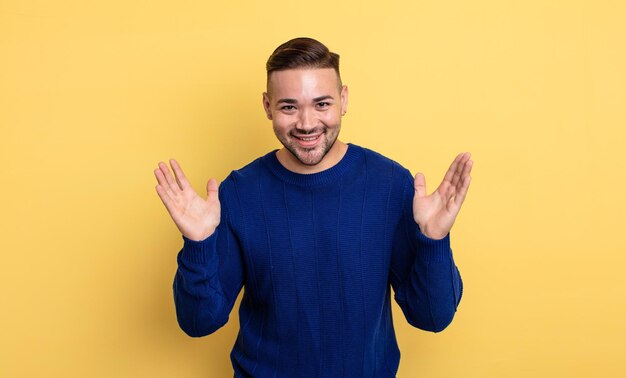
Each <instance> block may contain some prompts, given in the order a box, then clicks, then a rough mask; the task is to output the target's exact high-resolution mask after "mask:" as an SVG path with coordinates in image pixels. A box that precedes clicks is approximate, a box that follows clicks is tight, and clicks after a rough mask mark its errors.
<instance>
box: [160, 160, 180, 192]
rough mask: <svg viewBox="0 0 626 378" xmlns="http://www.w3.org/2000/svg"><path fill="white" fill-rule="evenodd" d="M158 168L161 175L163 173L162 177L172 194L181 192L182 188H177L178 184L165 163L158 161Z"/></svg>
mask: <svg viewBox="0 0 626 378" xmlns="http://www.w3.org/2000/svg"><path fill="white" fill-rule="evenodd" d="M159 168H160V169H161V173H163V176H165V181H167V185H168V186H169V188H170V190H171V191H172V192H174V193H177V192H179V191H180V190H182V188H181V187H180V186H178V183H176V181H174V177H172V174H171V173H170V169H169V168H168V167H167V165H166V164H165V163H163V162H162V161H160V162H159Z"/></svg>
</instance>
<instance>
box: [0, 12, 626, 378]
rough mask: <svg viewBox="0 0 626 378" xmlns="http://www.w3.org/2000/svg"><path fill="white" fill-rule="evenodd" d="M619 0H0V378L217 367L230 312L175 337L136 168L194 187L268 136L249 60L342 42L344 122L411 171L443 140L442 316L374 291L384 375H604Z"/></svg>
mask: <svg viewBox="0 0 626 378" xmlns="http://www.w3.org/2000/svg"><path fill="white" fill-rule="evenodd" d="M625 19H626V5H625V3H624V2H623V1H617V0H615V1H608V0H596V1H581V0H571V1H565V0H563V1H545V0H530V1H501V0H492V1H487V0H477V1H459V0H456V1H435V0H429V1H409V0H407V1H401V2H397V1H384V2H376V3H373V2H372V4H371V5H367V2H361V1H356V0H352V1H345V2H337V1H332V2H252V1H229V2H219V3H216V2H211V1H177V2H175V1H169V2H165V1H138V0H123V1H122V0H114V1H97V2H92V1H71V0H59V1H36V0H28V1H26V0H21V1H18V0H0V128H1V134H0V174H1V177H2V181H1V182H0V192H1V195H0V209H1V211H2V217H1V220H0V222H1V224H0V226H1V228H0V230H1V232H2V237H1V238H0V251H1V252H2V274H0V280H1V285H2V291H3V300H2V307H1V308H2V310H0V321H1V324H0V326H1V328H2V331H1V336H0V343H1V349H2V350H0V376H2V377H140V376H150V377H221V376H224V377H226V376H229V374H232V373H231V371H232V370H231V366H230V361H229V359H228V355H229V352H230V348H231V346H232V344H233V341H234V338H235V335H236V332H237V329H238V324H237V314H236V311H235V312H233V314H232V316H231V322H230V323H229V324H228V325H227V326H226V327H225V328H223V329H221V330H220V331H218V332H217V333H216V334H214V335H211V336H209V337H205V338H202V339H191V338H188V337H187V336H186V335H184V333H183V332H182V331H181V330H179V329H178V326H177V324H176V320H175V313H174V304H173V298H172V288H171V284H172V279H173V275H174V272H175V269H176V261H175V256H176V253H177V252H178V250H179V249H180V247H181V246H182V240H181V238H180V235H179V233H178V232H177V229H176V228H175V226H174V224H173V222H172V221H171V220H170V219H169V217H168V214H167V213H166V211H165V208H164V207H163V205H162V204H161V202H160V200H159V198H158V196H157V195H156V192H155V190H154V186H155V185H156V180H155V178H154V176H153V173H152V170H153V169H154V168H156V163H157V162H158V161H159V160H164V161H166V160H167V159H168V158H170V157H175V158H177V159H178V160H179V161H180V162H181V164H182V165H183V168H184V169H185V170H186V172H187V174H188V176H189V178H190V179H191V181H192V183H193V184H194V186H195V187H196V188H197V189H198V190H199V191H202V190H203V189H204V185H205V183H206V180H207V179H208V178H209V177H211V176H215V177H217V178H218V179H220V180H221V179H223V178H224V177H225V176H226V175H227V174H228V172H230V170H232V169H235V168H239V167H241V166H242V165H244V164H245V163H247V162H249V161H250V160H252V159H253V158H255V157H257V156H259V155H261V154H263V153H265V152H267V151H268V150H270V149H273V148H276V147H278V142H277V141H276V140H275V138H274V135H273V133H272V132H271V124H270V123H269V121H267V119H265V117H264V115H263V110H262V107H261V92H262V90H263V88H264V84H265V72H264V63H265V61H266V59H267V57H268V55H269V54H270V53H271V51H272V50H273V49H274V48H275V47H276V46H277V45H278V44H280V43H282V42H284V41H286V40H287V39H290V38H292V37H297V36H303V35H304V36H311V37H314V38H318V39H320V40H321V41H323V42H325V43H326V44H327V45H328V46H329V47H330V48H331V49H332V50H334V51H337V52H339V53H340V54H341V57H342V74H343V79H344V82H345V83H346V84H348V85H349V87H350V95H351V97H350V108H349V112H348V114H347V116H346V117H345V118H344V125H343V131H342V139H343V140H344V141H347V142H353V143H357V144H361V145H364V146H367V147H370V148H373V149H375V150H378V151H380V152H382V153H384V154H386V155H388V156H389V157H391V158H393V159H395V160H397V161H399V162H401V163H402V164H403V165H405V166H406V167H407V168H409V169H411V171H413V172H416V171H417V170H421V171H423V172H425V174H426V179H427V183H428V184H429V188H430V189H434V188H435V187H436V185H437V184H438V183H439V181H440V180H441V177H442V175H443V173H444V172H445V169H446V168H447V166H448V165H449V163H450V161H451V160H452V158H453V157H454V156H455V154H456V153H457V152H460V151H463V150H469V151H471V152H472V153H473V157H474V160H475V167H474V171H473V175H472V176H473V180H472V187H471V188H470V192H469V195H468V198H467V201H466V203H465V205H464V207H463V209H462V211H461V214H460V217H459V219H458V220H457V223H456V225H455V227H454V228H453V233H452V243H453V249H454V251H455V258H456V262H457V264H458V266H459V268H460V270H461V274H462V276H463V279H464V283H465V293H464V297H463V301H462V303H461V305H460V307H459V311H458V313H457V316H456V318H455V320H454V322H453V323H452V325H451V326H450V327H449V328H448V329H447V330H445V331H444V332H443V333H440V334H432V333H426V332H423V331H419V330H416V329H413V328H411V327H410V326H408V325H407V324H406V322H405V321H404V319H403V317H402V314H401V312H400V311H398V308H397V307H395V308H394V315H395V320H396V326H397V332H398V339H399V343H400V347H401V350H402V361H401V364H400V372H399V374H398V376H399V377H417V376H419V377H530V376H533V377H591V376H596V377H600V376H601V377H623V376H626V363H625V362H624V359H623V357H624V353H625V347H624V345H625V343H624V339H625V338H626V321H625V320H624V319H626V304H625V299H626V274H625V273H624V266H625V263H626V256H625V252H626V242H625V241H624V237H623V235H622V232H624V231H623V230H622V227H623V226H624V214H625V211H626V201H625V200H624V196H625V193H626V188H625V183H626V164H625V163H626V158H625V157H624V153H623V152H622V148H623V146H624V142H625V141H626V138H625V136H626V132H625V131H624V130H625V126H626V26H624V25H625V23H624V20H625Z"/></svg>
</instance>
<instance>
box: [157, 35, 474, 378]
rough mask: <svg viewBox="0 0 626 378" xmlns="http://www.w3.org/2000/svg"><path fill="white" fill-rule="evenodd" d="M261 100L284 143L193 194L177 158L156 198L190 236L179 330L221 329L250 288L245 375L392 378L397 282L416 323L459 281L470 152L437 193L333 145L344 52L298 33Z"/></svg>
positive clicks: (453, 297) (237, 351) (450, 295)
mask: <svg viewBox="0 0 626 378" xmlns="http://www.w3.org/2000/svg"><path fill="white" fill-rule="evenodd" d="M267 75H268V76H267V92H266V93H264V94H263V106H264V108H265V112H266V114H267V117H268V118H269V119H270V120H271V121H272V124H273V127H274V133H275V134H276V137H277V138H278V140H280V142H281V143H282V145H283V148H282V149H280V150H278V151H272V152H270V153H268V154H266V155H264V156H262V157H260V158H258V159H256V160H254V161H253V162H251V163H250V164H248V165H247V166H245V167H243V168H241V169H239V170H236V171H233V172H232V173H231V174H230V175H229V176H228V177H227V178H226V179H225V180H224V181H223V182H222V183H221V185H220V187H219V194H218V185H217V181H216V180H215V179H211V180H209V182H208V184H207V195H208V196H207V199H206V200H205V199H203V198H201V197H200V196H198V195H197V194H196V193H195V191H194V190H193V189H192V188H191V186H190V184H189V182H188V181H187V179H186V178H185V175H184V173H183V171H182V169H181V168H180V166H179V164H178V163H177V162H176V161H175V160H173V159H172V160H170V164H171V167H172V170H173V173H174V176H172V174H171V173H170V170H169V168H168V167H167V165H165V164H164V163H163V162H160V163H159V168H158V169H156V170H155V175H156V178H157V180H158V185H157V187H156V190H157V193H158V195H159V197H160V198H161V200H162V201H163V203H164V205H165V207H166V208H167V210H168V212H169V213H170V215H171V217H172V218H173V220H174V222H175V223H176V225H177V227H178V228H179V230H180V231H181V233H182V238H183V248H182V250H181V251H180V252H179V254H178V270H177V272H176V276H175V279H174V300H175V304H176V314H177V318H178V322H179V325H180V327H181V328H182V329H183V330H184V331H185V332H186V333H187V334H188V335H190V336H194V337H199V336H204V335H208V334H210V333H212V332H214V331H215V330H217V329H218V328H220V327H221V326H223V325H224V324H225V323H226V322H227V320H228V316H229V314H230V311H231V309H232V307H233V304H234V302H235V299H236V298H237V295H238V293H239V291H240V290H241V288H242V287H245V291H244V295H243V299H242V301H241V306H240V309H239V320H240V330H239V335H238V337H237V340H236V342H235V345H234V347H233V349H232V352H231V361H232V364H233V367H234V370H235V376H236V377H377V378H380V377H395V374H396V372H397V369H398V364H399V360H400V353H399V350H398V346H397V343H396V338H395V333H394V328H393V322H392V316H391V300H390V298H391V288H392V287H393V290H394V293H395V296H394V299H395V300H396V302H397V303H398V304H399V305H400V307H401V308H402V311H403V312H404V315H405V317H406V319H407V321H408V322H409V323H410V324H412V325H413V326H415V327H418V328H420V329H423V330H428V331H432V332H439V331H442V330H443V329H444V328H446V327H447V325H448V324H449V323H450V322H451V321H452V318H453V316H454V313H455V312H456V308H457V306H458V304H459V301H460V300H461V295H462V291H463V283H462V281H461V277H460V274H459V271H458V269H457V267H456V266H455V264H454V260H453V258H452V251H451V249H450V239H449V231H450V229H451V227H452V225H453V223H454V220H455V218H456V215H457V214H458V212H459V209H460V207H461V205H462V203H463V200H464V199H465V195H466V193H467V190H468V187H469V184H470V172H471V169H472V161H471V160H470V159H469V153H464V154H459V155H458V156H457V157H456V159H455V160H454V162H453V163H452V165H451V166H450V168H449V170H448V172H447V173H446V175H445V178H444V180H443V182H442V183H441V185H440V186H439V187H438V189H437V190H436V191H435V192H434V193H432V194H431V195H427V194H426V187H425V179H424V176H423V175H421V174H417V175H416V176H415V178H413V177H412V176H411V174H410V173H409V171H408V170H406V169H405V168H403V167H402V166H400V165H399V164H398V163H396V162H394V161H392V160H390V159H388V158H385V157H384V156H382V155H380V154H378V153H376V152H374V151H372V150H369V149H366V148H363V147H360V146H357V145H354V144H346V143H343V142H342V141H340V140H338V139H337V137H338V135H339V130H340V128H341V117H342V116H343V115H344V114H345V113H346V109H347V105H348V87H347V86H345V85H342V83H341V79H340V75H339V56H338V55H337V54H334V53H332V52H330V51H328V49H327V48H326V46H324V45H323V44H321V43H320V42H318V41H315V40H313V39H309V38H297V39H294V40H291V41H288V42H286V43H284V44H283V45H281V46H279V47H278V48H277V49H276V50H275V51H274V53H273V54H272V56H270V58H269V60H268V62H267Z"/></svg>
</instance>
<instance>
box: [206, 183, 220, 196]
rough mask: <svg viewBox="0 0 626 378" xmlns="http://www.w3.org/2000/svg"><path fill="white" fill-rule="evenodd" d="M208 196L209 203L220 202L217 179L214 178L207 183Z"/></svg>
mask: <svg viewBox="0 0 626 378" xmlns="http://www.w3.org/2000/svg"><path fill="white" fill-rule="evenodd" d="M206 194H207V200H208V201H211V202H213V201H218V200H219V195H218V185H217V180H216V179H214V178H212V179H210V180H209V182H207V183H206Z"/></svg>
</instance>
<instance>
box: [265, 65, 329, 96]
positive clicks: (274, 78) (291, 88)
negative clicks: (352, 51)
mask: <svg viewBox="0 0 626 378" xmlns="http://www.w3.org/2000/svg"><path fill="white" fill-rule="evenodd" d="M338 88H339V77H338V76H337V72H336V71H335V70H334V69H333V68H297V69H289V70H280V71H274V72H272V73H271V74H270V77H269V80H268V90H269V91H270V92H272V93H273V94H279V93H281V94H282V93H285V92H291V93H293V94H298V93H303V92H311V91H318V92H319V91H322V92H324V91H326V92H333V93H334V92H337V91H338ZM333 93H326V94H333Z"/></svg>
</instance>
